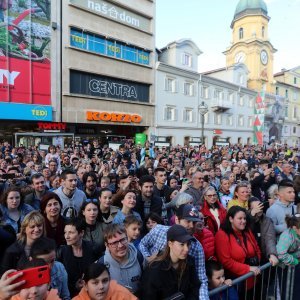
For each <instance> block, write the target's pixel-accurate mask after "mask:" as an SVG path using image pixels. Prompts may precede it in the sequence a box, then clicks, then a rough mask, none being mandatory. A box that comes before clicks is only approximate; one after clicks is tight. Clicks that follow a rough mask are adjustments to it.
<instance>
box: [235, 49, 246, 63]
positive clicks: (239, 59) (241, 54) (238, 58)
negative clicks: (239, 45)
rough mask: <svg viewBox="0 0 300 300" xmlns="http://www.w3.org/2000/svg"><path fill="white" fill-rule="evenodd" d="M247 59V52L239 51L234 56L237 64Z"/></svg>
mask: <svg viewBox="0 0 300 300" xmlns="http://www.w3.org/2000/svg"><path fill="white" fill-rule="evenodd" d="M245 59H246V54H245V53H244V52H242V51H240V52H238V53H237V54H236V55H235V57H234V62H235V63H236V64H238V63H243V62H244V61H245Z"/></svg>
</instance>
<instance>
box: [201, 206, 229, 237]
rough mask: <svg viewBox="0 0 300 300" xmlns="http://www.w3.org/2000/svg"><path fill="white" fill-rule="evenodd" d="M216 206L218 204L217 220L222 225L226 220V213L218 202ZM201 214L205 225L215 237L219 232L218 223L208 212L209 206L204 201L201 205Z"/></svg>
mask: <svg viewBox="0 0 300 300" xmlns="http://www.w3.org/2000/svg"><path fill="white" fill-rule="evenodd" d="M218 204H219V208H218V211H219V220H220V224H222V223H223V222H224V220H225V218H226V214H227V211H226V209H225V208H224V206H223V205H222V204H221V203H220V202H219V201H218ZM201 212H202V214H203V215H204V217H205V225H206V226H207V227H208V229H209V230H210V231H211V232H212V233H213V234H214V235H215V234H216V233H217V232H218V230H219V227H218V223H217V221H216V219H215V216H214V215H213V214H212V213H211V212H210V210H209V205H208V203H207V202H206V201H204V203H203V208H202V209H201Z"/></svg>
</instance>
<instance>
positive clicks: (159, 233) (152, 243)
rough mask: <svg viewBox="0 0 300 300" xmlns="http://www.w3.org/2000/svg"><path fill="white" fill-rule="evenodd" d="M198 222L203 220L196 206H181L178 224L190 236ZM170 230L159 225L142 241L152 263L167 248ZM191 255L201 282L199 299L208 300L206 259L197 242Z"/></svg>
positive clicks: (177, 216) (193, 241)
mask: <svg viewBox="0 0 300 300" xmlns="http://www.w3.org/2000/svg"><path fill="white" fill-rule="evenodd" d="M197 222H201V219H200V217H199V212H198V211H197V209H196V208H195V207H194V206H192V205H190V204H183V205H181V206H179V208H178V210H177V212H176V216H175V223H176V224H179V225H182V226H183V227H184V228H185V229H186V230H187V232H188V234H190V235H193V234H194V231H195V226H196V224H197ZM169 228H170V227H169V226H165V225H159V224H158V225H156V226H155V227H154V228H153V229H152V230H151V231H150V232H149V233H148V234H147V235H145V236H144V238H143V239H142V240H141V242H140V245H139V247H140V251H141V253H142V254H143V256H144V257H145V258H146V259H147V260H148V261H151V260H152V259H153V258H154V257H156V256H157V254H158V253H159V252H160V251H162V250H163V249H164V248H165V247H166V245H167V240H168V239H167V235H168V233H167V232H168V230H169ZM175 230H176V229H175ZM171 233H172V231H171ZM189 255H190V256H191V257H193V258H194V259H195V267H196V271H197V275H198V278H199V280H200V282H201V286H200V290H199V299H201V300H202V299H203V300H208V299H209V297H208V289H207V277H206V273H205V257H204V252H203V248H202V246H201V244H200V243H199V242H198V241H197V240H191V246H190V249H189Z"/></svg>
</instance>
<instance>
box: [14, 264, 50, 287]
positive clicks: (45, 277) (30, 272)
mask: <svg viewBox="0 0 300 300" xmlns="http://www.w3.org/2000/svg"><path fill="white" fill-rule="evenodd" d="M20 272H23V275H22V276H21V277H18V278H17V279H16V280H15V281H14V282H13V283H12V284H14V283H17V282H20V281H22V280H25V283H24V284H22V285H21V287H20V288H21V289H28V288H31V287H32V286H39V285H42V284H45V283H49V282H50V269H49V266H48V265H45V266H41V267H34V268H30V269H25V270H20V271H16V272H13V273H10V274H9V275H8V277H11V276H13V275H15V274H18V273H20Z"/></svg>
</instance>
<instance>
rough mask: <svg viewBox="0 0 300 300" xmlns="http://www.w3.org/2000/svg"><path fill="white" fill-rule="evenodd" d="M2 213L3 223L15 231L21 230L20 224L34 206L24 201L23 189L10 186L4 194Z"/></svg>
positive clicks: (1, 204) (1, 206)
mask: <svg viewBox="0 0 300 300" xmlns="http://www.w3.org/2000/svg"><path fill="white" fill-rule="evenodd" d="M0 210H1V213H2V218H1V222H2V224H3V225H10V226H11V227H12V228H13V229H14V231H15V233H16V234H17V233H18V232H19V231H20V226H21V223H22V221H23V220H24V218H25V216H26V215H27V214H28V213H30V212H31V211H33V210H34V208H33V207H32V206H30V205H28V204H25V203H24V198H23V195H22V193H21V190H20V189H19V188H18V187H14V186H12V187H10V188H8V189H7V191H6V192H5V193H4V194H3V197H2V199H1V203H0Z"/></svg>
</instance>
